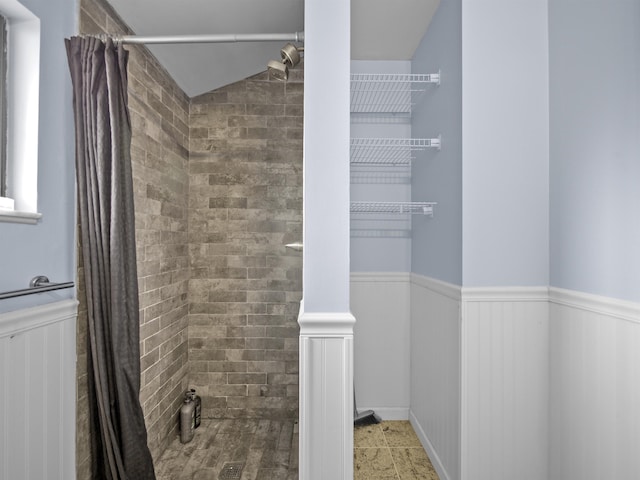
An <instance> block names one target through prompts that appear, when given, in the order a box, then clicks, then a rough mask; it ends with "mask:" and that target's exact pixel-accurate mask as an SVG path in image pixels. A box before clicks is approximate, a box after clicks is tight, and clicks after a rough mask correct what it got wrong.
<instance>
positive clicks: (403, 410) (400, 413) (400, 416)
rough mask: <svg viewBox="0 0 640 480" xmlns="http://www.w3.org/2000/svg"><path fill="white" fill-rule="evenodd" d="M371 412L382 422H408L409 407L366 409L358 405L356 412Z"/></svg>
mask: <svg viewBox="0 0 640 480" xmlns="http://www.w3.org/2000/svg"><path fill="white" fill-rule="evenodd" d="M365 410H373V411H374V412H375V413H376V415H378V416H379V417H380V418H381V419H382V420H409V407H367V406H366V405H365V406H362V407H361V406H360V405H358V411H359V412H364V411H365Z"/></svg>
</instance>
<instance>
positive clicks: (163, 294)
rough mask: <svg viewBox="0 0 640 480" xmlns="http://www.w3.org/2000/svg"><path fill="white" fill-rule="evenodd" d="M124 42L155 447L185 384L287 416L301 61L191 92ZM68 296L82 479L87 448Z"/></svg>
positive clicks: (86, 14) (90, 24)
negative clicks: (276, 75)
mask: <svg viewBox="0 0 640 480" xmlns="http://www.w3.org/2000/svg"><path fill="white" fill-rule="evenodd" d="M79 31H80V32H81V33H87V34H89V33H103V32H108V33H112V34H115V33H132V32H131V31H130V30H129V29H128V27H127V26H126V25H125V24H124V23H123V22H122V20H121V19H120V18H119V16H118V15H117V13H116V12H115V11H113V9H112V8H111V7H110V6H109V4H108V3H107V2H106V1H105V0H81V1H80V24H79ZM127 50H129V51H130V57H129V69H128V71H129V96H128V99H129V107H130V113H131V121H132V151H131V153H132V163H133V175H134V195H135V206H136V240H137V255H138V265H137V267H138V281H139V294H140V322H141V325H140V340H141V344H140V350H141V355H142V357H141V371H142V376H141V380H142V382H141V383H142V385H141V394H140V399H141V402H142V405H143V411H144V414H145V422H146V426H147V431H148V440H149V442H148V443H149V447H150V449H151V453H152V455H153V457H154V460H156V459H158V458H159V456H160V454H161V453H162V452H163V451H164V449H165V447H166V445H167V444H168V443H169V442H171V441H172V440H173V439H174V435H175V434H176V433H177V426H178V411H179V408H180V404H181V400H182V392H183V391H184V390H186V389H187V388H188V386H193V387H195V388H197V389H198V391H199V393H200V394H201V395H202V397H203V404H204V412H203V413H204V415H205V416H212V417H214V416H215V417H223V416H229V417H242V416H260V417H265V418H266V417H271V418H274V417H297V409H298V373H297V372H298V351H297V350H298V326H297V314H298V309H299V302H300V299H301V297H302V293H301V290H302V288H301V278H302V257H301V255H300V253H297V252H293V251H290V250H286V249H285V247H284V244H285V243H291V242H297V241H301V239H302V100H303V97H302V69H301V68H300V67H298V68H297V69H296V70H295V71H294V72H293V73H292V79H291V80H290V81H289V83H287V84H283V83H280V82H277V81H270V80H269V78H268V76H267V75H266V74H262V75H259V76H256V77H254V78H252V79H249V80H246V81H243V82H239V83H237V84H234V85H231V86H229V87H226V88H224V89H221V90H217V91H215V92H212V93H209V94H206V95H202V96H200V97H197V98H194V99H191V100H190V99H189V98H187V96H186V95H185V94H184V93H183V92H182V90H181V89H180V88H179V87H178V86H177V85H176V84H175V82H174V81H173V80H172V79H171V77H169V75H168V74H167V73H166V71H165V70H164V69H163V68H162V67H161V66H160V65H159V63H158V62H157V61H156V60H155V58H154V57H153V56H152V55H151V54H150V53H149V51H148V50H147V49H146V48H144V47H139V46H127ZM274 55H277V51H276V52H274ZM190 137H191V138H190ZM82 273H83V270H82V265H81V264H80V265H79V268H78V284H79V285H81V282H80V279H81V278H82ZM78 298H79V300H80V307H79V317H78V335H77V341H78V347H77V348H78V362H77V440H76V465H77V478H78V479H79V480H80V479H89V478H91V472H90V464H91V452H90V432H89V425H88V404H87V383H86V382H87V369H86V342H87V337H86V318H87V317H86V304H85V302H84V294H83V291H82V289H81V288H79V289H78Z"/></svg>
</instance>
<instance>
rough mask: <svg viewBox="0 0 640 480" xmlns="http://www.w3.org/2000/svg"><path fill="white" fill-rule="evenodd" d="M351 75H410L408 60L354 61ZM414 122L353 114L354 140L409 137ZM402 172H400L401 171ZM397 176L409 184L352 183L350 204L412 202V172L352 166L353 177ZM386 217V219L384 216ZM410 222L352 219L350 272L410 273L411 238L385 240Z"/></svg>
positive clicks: (369, 217) (400, 217) (368, 217)
mask: <svg viewBox="0 0 640 480" xmlns="http://www.w3.org/2000/svg"><path fill="white" fill-rule="evenodd" d="M351 73H353V74H356V73H369V74H407V73H411V62H409V61H398V60H396V61H366V60H352V61H351ZM410 137H411V120H410V119H409V118H402V117H391V118H389V117H387V116H384V115H382V116H380V115H377V114H352V115H351V138H410ZM399 171H400V172H399ZM390 172H392V173H391V175H393V174H394V172H395V173H402V174H403V181H405V180H406V183H397V184H394V183H385V181H382V182H380V181H371V182H368V183H363V182H359V181H357V180H356V181H355V182H354V181H353V180H352V184H351V201H354V202H359V201H360V202H366V201H369V202H371V201H380V202H408V201H410V200H411V184H410V183H409V180H408V179H409V176H410V174H411V172H410V169H409V168H408V167H406V168H390V167H379V168H375V167H374V168H371V167H362V166H360V167H358V166H355V167H352V168H351V174H352V177H356V178H357V177H358V176H359V175H361V176H363V177H364V178H367V176H368V175H369V174H373V175H372V176H373V177H374V178H375V175H376V174H377V175H380V177H379V178H386V179H387V180H388V179H390V178H392V177H390V176H389V173H390ZM383 217H384V216H383ZM410 222H411V220H407V219H406V217H405V216H404V215H392V216H390V217H389V218H383V219H381V218H379V216H377V215H365V216H362V215H360V216H353V217H352V220H351V228H352V236H351V271H352V272H408V271H409V270H410V269H411V238H410V237H407V238H393V237H388V236H387V237H385V235H384V232H385V229H394V228H397V229H403V228H410V226H411V224H410ZM359 228H365V229H368V228H370V229H371V231H370V233H371V234H374V235H376V236H373V237H360V236H357V234H354V233H353V230H355V229H359Z"/></svg>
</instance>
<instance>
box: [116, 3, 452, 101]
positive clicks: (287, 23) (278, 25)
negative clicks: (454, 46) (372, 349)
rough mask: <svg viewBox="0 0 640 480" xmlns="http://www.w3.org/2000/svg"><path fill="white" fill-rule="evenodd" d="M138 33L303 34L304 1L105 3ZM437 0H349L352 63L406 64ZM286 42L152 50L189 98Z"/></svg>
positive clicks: (262, 64) (259, 66) (242, 72)
mask: <svg viewBox="0 0 640 480" xmlns="http://www.w3.org/2000/svg"><path fill="white" fill-rule="evenodd" d="M108 2H109V3H110V4H111V5H112V6H113V7H114V8H115V10H116V11H117V12H118V13H119V14H120V16H121V17H122V19H123V20H124V21H125V22H126V23H127V24H128V25H129V27H131V29H132V30H133V31H134V32H136V34H138V35H193V34H226V33H294V32H302V31H304V0H260V1H256V0H108ZM439 2H440V0H351V6H352V12H351V29H352V39H351V58H352V59H354V60H410V59H411V57H412V56H413V54H414V52H415V49H416V47H417V46H418V44H419V43H420V40H421V39H422V37H423V35H424V33H425V32H426V30H427V27H428V26H429V22H430V21H431V17H432V16H433V14H434V12H435V10H436V9H437V7H438V4H439ZM283 44H284V42H256V43H229V44H213V43H212V44H183V45H149V46H148V48H149V50H151V51H152V52H153V54H154V55H155V56H156V57H157V58H158V60H159V61H160V63H162V65H163V66H164V67H165V68H166V69H167V71H168V72H169V74H170V75H171V76H172V77H173V78H174V79H175V80H176V82H177V83H178V85H180V87H181V88H182V89H183V90H184V91H185V93H186V94H187V95H189V96H190V97H193V96H196V95H199V94H201V93H205V92H208V91H210V90H213V89H216V88H219V87H222V86H224V85H228V84H230V83H233V82H236V81H238V80H242V79H244V78H247V77H249V76H251V75H255V74H256V73H259V72H262V71H264V70H266V63H267V62H268V61H269V60H272V59H273V60H279V59H280V48H282V46H283Z"/></svg>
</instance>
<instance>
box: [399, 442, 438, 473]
mask: <svg viewBox="0 0 640 480" xmlns="http://www.w3.org/2000/svg"><path fill="white" fill-rule="evenodd" d="M390 450H391V456H392V457H393V462H394V464H395V467H396V470H397V471H398V474H399V475H400V480H438V474H437V473H436V471H435V469H434V468H433V465H431V461H430V460H429V457H428V456H427V454H426V453H425V451H424V449H422V447H420V448H417V447H415V448H413V447H412V448H404V447H402V448H392V449H390Z"/></svg>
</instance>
